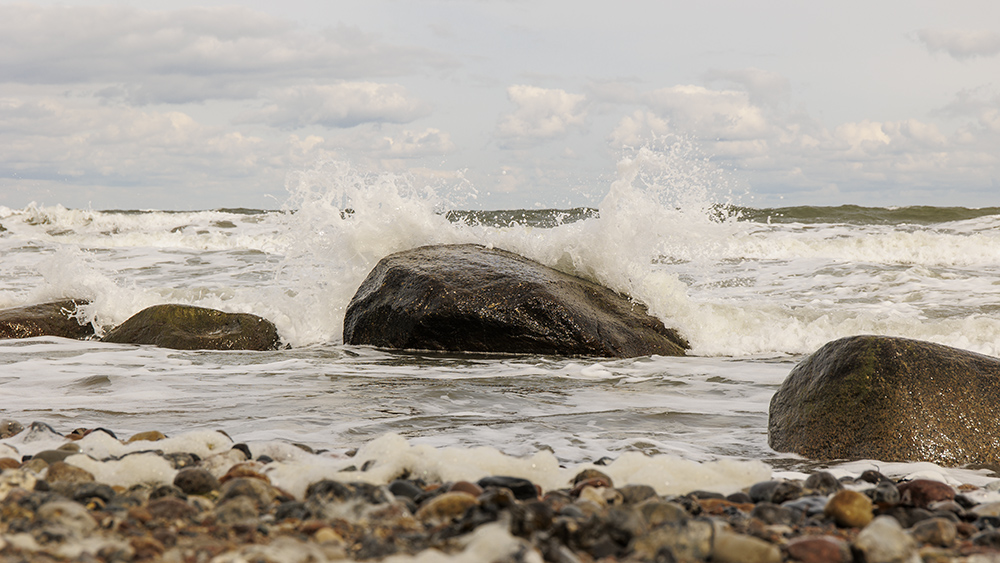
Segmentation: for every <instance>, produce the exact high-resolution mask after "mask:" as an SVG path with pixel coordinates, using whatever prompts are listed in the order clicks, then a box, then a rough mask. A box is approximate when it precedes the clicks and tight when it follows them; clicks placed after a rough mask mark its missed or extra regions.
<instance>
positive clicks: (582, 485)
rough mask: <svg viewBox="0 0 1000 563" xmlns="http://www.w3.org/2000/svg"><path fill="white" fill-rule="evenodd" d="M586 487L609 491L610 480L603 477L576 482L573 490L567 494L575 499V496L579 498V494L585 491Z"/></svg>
mask: <svg viewBox="0 0 1000 563" xmlns="http://www.w3.org/2000/svg"><path fill="white" fill-rule="evenodd" d="M581 475H582V473H581ZM587 487H593V488H602V489H610V488H611V479H605V478H603V477H593V478H591V479H582V480H580V481H577V482H576V485H574V486H573V489H572V490H571V491H570V492H569V494H570V495H572V496H575V497H576V496H580V492H581V491H583V490H584V489H586V488H587Z"/></svg>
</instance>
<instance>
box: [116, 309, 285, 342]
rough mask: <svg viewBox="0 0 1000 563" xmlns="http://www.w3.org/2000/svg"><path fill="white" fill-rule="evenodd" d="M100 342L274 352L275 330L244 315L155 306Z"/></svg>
mask: <svg viewBox="0 0 1000 563" xmlns="http://www.w3.org/2000/svg"><path fill="white" fill-rule="evenodd" d="M102 340H103V341H104V342H114V343H117V344H153V345H156V346H162V347H164V348H174V349H176V350H273V349H275V348H277V346H278V331H277V329H276V328H275V327H274V324H272V323H271V322H270V321H268V320H266V319H263V318H261V317H258V316H255V315H250V314H247V313H224V312H222V311H216V310H214V309H205V308H202V307H192V306H190V305H155V306H153V307H149V308H147V309H143V310H142V311H139V312H138V313H136V314H135V315H132V316H131V317H129V319H128V320H127V321H125V322H124V323H122V324H120V325H118V326H117V327H115V328H114V329H112V330H111V331H109V332H108V334H107V335H105V337H104V338H103V339H102Z"/></svg>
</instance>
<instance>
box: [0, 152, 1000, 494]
mask: <svg viewBox="0 0 1000 563" xmlns="http://www.w3.org/2000/svg"><path fill="white" fill-rule="evenodd" d="M459 191H460V190H459ZM454 193H458V192H457V191H455V190H449V189H448V188H447V187H435V188H433V189H432V188H428V187H425V186H418V185H414V183H413V182H412V181H411V180H410V179H409V178H407V177H405V176H398V175H392V174H385V173H373V172H367V171H364V170H359V169H357V168H355V167H352V166H351V165H350V164H348V163H344V162H336V161H330V162H323V163H319V164H317V165H316V166H315V167H314V168H312V169H309V170H304V171H300V172H297V173H295V174H293V175H291V176H290V177H289V182H288V196H287V201H285V202H283V203H282V204H281V207H280V208H279V209H274V210H250V209H222V210H204V211H192V212H174V211H156V210H151V211H116V210H101V211H98V210H81V209H65V208H63V207H60V206H39V205H31V206H28V207H26V208H23V209H9V208H3V207H0V225H2V230H0V308H5V307H14V306H19V305H25V304H30V303H37V302H43V301H48V300H53V299H57V298H63V297H81V298H86V299H90V300H91V304H90V305H88V306H86V307H84V308H83V309H81V311H80V320H81V322H89V323H92V324H93V325H94V326H95V328H96V329H97V331H98V333H101V332H103V331H104V330H107V329H108V328H110V327H112V326H114V325H115V324H117V323H120V322H122V321H124V320H125V319H127V318H128V317H129V316H131V315H132V314H134V313H136V312H138V311H139V310H141V309H142V308H145V307H147V306H150V305H154V304H159V303H187V304H193V305H199V306H205V307H212V308H217V309H222V310H226V311H232V312H248V313H254V314H257V315H260V316H263V317H265V318H267V319H269V320H271V321H272V322H274V323H275V324H276V325H277V327H278V330H279V332H280V334H281V337H282V340H283V342H284V344H286V345H287V348H286V349H282V350H278V351H272V352H212V351H193V352H192V351H176V350H166V349H159V348H153V347H137V346H127V345H113V344H103V343H100V342H97V341H72V340H65V339H60V338H33V339H26V340H4V341H0V408H2V418H10V419H15V420H18V421H20V422H22V423H24V424H26V425H27V423H29V422H32V421H43V422H46V423H47V424H49V425H51V426H52V427H53V428H55V429H56V430H57V431H58V432H61V433H67V432H69V431H71V430H73V429H75V428H94V427H104V428H109V429H112V430H113V431H115V432H116V433H118V435H119V436H121V437H124V436H128V435H130V434H132V433H135V432H140V431H145V430H154V429H155V430H160V431H162V432H164V433H166V434H167V435H169V436H182V437H187V438H186V439H187V441H188V446H187V447H191V444H194V443H198V444H203V443H204V442H205V440H206V439H207V438H205V436H206V434H205V433H206V432H208V433H209V434H212V432H211V431H215V430H223V431H224V432H226V433H227V434H228V435H229V436H231V437H232V438H233V439H234V440H236V441H240V442H246V443H249V444H251V448H252V449H254V450H255V453H259V452H270V453H272V454H274V455H272V457H275V456H277V457H276V459H277V458H281V459H283V460H285V461H288V462H289V463H292V465H291V466H290V467H291V468H288V467H286V468H285V469H281V470H278V469H276V470H275V471H278V472H280V471H288V472H292V473H295V472H297V474H304V473H309V472H310V471H312V472H313V474H321V473H323V471H329V470H330V467H334V469H336V470H339V469H343V468H344V467H346V466H347V464H348V463H350V462H351V458H350V457H348V455H347V454H348V453H349V452H350V453H353V452H354V451H355V450H359V448H360V450H359V453H358V456H356V458H355V459H357V457H364V456H368V458H370V459H376V460H381V461H382V462H384V463H383V464H382V465H383V466H384V467H386V468H387V469H385V470H384V475H383V474H382V473H379V474H378V475H382V477H384V478H391V476H392V475H391V472H392V468H393V467H395V468H396V469H398V468H399V467H400V464H403V465H406V464H410V465H409V466H410V467H411V468H412V466H413V464H418V465H420V464H422V465H421V466H422V467H425V468H430V469H427V471H430V472H433V473H435V474H436V475H437V476H438V477H453V478H460V477H462V476H463V475H464V476H466V477H468V476H470V475H472V476H475V475H481V474H485V473H508V474H510V473H516V474H521V475H525V476H530V477H531V478H533V479H535V480H536V481H537V482H539V483H550V484H556V485H558V484H559V483H560V482H562V481H561V480H565V479H568V477H567V472H571V471H572V470H573V469H574V468H577V467H580V466H582V464H588V463H592V462H596V461H599V460H602V461H601V463H611V465H609V466H608V467H611V468H613V469H612V470H609V471H611V472H612V473H614V474H615V475H619V476H620V477H621V478H623V479H626V480H630V481H633V482H648V481H654V482H656V483H657V484H658V485H660V488H661V489H662V490H670V491H677V492H686V490H690V489H694V488H699V487H701V488H713V487H715V488H718V489H725V488H726V487H731V486H733V485H734V484H742V483H751V482H754V481H755V480H760V479H762V478H766V477H767V476H768V475H769V474H771V473H772V472H777V473H781V472H796V471H807V470H809V469H811V468H815V467H817V466H822V464H815V463H812V462H809V461H808V460H803V459H801V458H798V457H797V456H794V455H791V454H782V453H777V452H774V451H772V450H771V449H770V448H769V447H768V445H767V410H768V402H769V401H770V398H771V395H772V394H773V393H774V392H775V391H776V390H777V388H778V386H779V385H780V384H781V382H782V381H783V380H784V378H785V376H786V375H787V374H788V372H789V371H790V370H791V369H792V367H793V366H794V365H795V364H796V363H797V362H798V361H800V360H801V359H802V358H803V357H804V356H805V355H807V354H809V353H811V352H813V351H814V350H816V349H817V348H819V347H820V346H821V345H823V344H824V343H826V342H828V341H830V340H834V339H836V338H840V337H843V336H848V335H853V334H884V335H896V336H904V337H910V338H918V339H923V340H930V341H934V342H939V343H942V344H946V345H951V346H956V347H960V348H965V349H969V350H974V351H976V352H981V353H985V354H990V355H994V356H996V355H1000V208H996V209H965V208H927V207H921V208H912V207H904V208H894V209H889V208H860V207H851V206H845V207H828V208H813V207H796V208H783V209H756V208H753V207H740V206H737V205H735V204H734V199H733V197H734V196H733V194H732V193H731V191H730V190H729V188H727V187H726V182H724V181H720V180H719V179H718V177H717V175H715V174H712V173H706V172H704V171H702V170H699V168H698V163H697V162H695V163H693V164H692V163H691V162H680V163H679V162H678V161H677V159H676V158H674V157H673V156H672V155H671V154H669V153H667V152H664V151H656V150H652V149H641V150H637V151H635V152H634V153H633V154H631V155H629V156H628V157H626V158H623V160H622V162H621V163H620V164H619V167H618V170H617V176H616V178H615V179H614V180H613V181H611V182H609V185H608V187H607V193H606V194H605V196H604V198H603V200H602V201H600V203H599V204H597V205H595V206H594V207H593V208H578V209H567V210H551V209H521V210H505V211H463V209H469V203H470V202H469V200H467V199H465V200H463V199H461V198H458V197H457V196H455V195H454ZM460 242H476V243H481V244H484V245H491V246H495V247H501V248H505V249H508V250H511V251H514V252H517V253H520V254H523V255H525V256H528V257H530V258H533V259H535V260H538V261H540V262H542V263H545V264H548V265H550V266H553V267H556V268H559V269H561V270H564V271H567V272H571V273H574V274H577V275H580V276H584V277H587V278H591V279H594V280H596V281H598V282H600V283H603V284H605V285H608V286H610V287H612V288H614V289H616V290H619V291H623V292H626V293H629V294H631V295H633V296H634V297H635V298H636V299H638V300H640V301H642V302H644V303H646V304H647V305H648V306H649V310H650V312H651V313H652V314H654V315H656V316H658V317H659V318H661V319H662V320H663V321H664V322H665V324H667V325H668V326H672V327H676V328H678V329H679V330H680V331H681V332H682V333H683V334H684V335H685V336H686V337H687V338H688V339H689V341H690V342H691V345H692V349H691V351H690V355H689V356H688V357H684V358H662V357H655V356H654V357H643V358H634V359H625V360H621V359H610V360H609V359H595V358H566V357H551V356H519V355H496V356H492V355H463V354H442V353H426V352H419V351H408V352H394V351H385V350H377V349H372V348H367V347H356V346H345V345H344V344H343V342H342V323H343V315H344V310H345V308H346V307H347V304H348V302H349V301H350V299H351V297H352V296H353V294H354V292H355V290H356V289H357V287H358V285H359V284H360V282H361V281H362V279H364V277H365V276H366V275H367V274H368V272H369V271H370V269H371V268H372V267H373V266H374V265H375V263H376V262H377V261H378V260H379V259H380V258H382V257H383V256H385V255H387V254H389V253H392V252H396V251H400V250H404V249H407V248H412V247H416V246H419V245H424V244H436V243H460ZM54 439H55V437H51V436H50V437H48V438H46V437H45V436H40V437H39V436H35V437H33V438H31V439H27V438H25V436H21V437H15V438H11V439H8V440H5V441H0V447H12V448H17V452H18V453H19V454H24V453H31V452H33V451H37V450H38V449H40V448H43V447H46V446H48V445H51V444H52V443H53V442H52V440H54ZM95 440H96V438H95ZM207 440H209V442H210V441H211V439H207ZM293 443H300V444H306V445H308V446H310V447H311V448H313V449H314V450H319V451H320V454H318V455H315V456H311V457H310V458H309V459H302V458H301V454H300V453H295V452H301V450H298V449H297V448H294V447H292V448H291V450H289V447H290V446H288V445H289V444H293ZM88 447H90V448H92V451H95V452H96V451H105V449H106V447H107V446H106V445H101V444H98V443H96V442H93V443H91V444H90V445H89V446H88ZM178 447H180V446H178ZM102 448H103V449H102ZM275 452H278V453H275ZM290 452H291V453H290ZM279 453H280V455H279ZM282 456H283V457H282ZM406 460H409V461H406ZM612 460H614V461H612ZM293 462H294V463H293ZM320 462H322V463H320ZM296 463H297V465H296ZM859 463H861V465H859ZM859 463H854V464H846V465H843V464H828V465H829V466H831V467H833V468H834V469H839V470H844V471H848V470H860V469H863V468H866V466H864V463H867V462H859ZM324 464H333V465H331V466H329V467H328V466H327V465H324ZM338 464H339V465H338ZM871 464H873V465H875V466H877V467H879V468H881V469H883V470H886V468H889V467H892V468H894V470H895V471H897V472H901V473H908V472H918V471H923V472H928V471H929V472H932V473H935V472H936V474H940V475H944V476H945V477H946V478H948V479H953V480H956V482H958V481H970V480H975V479H990V478H992V477H991V476H990V475H988V474H986V473H984V472H972V471H966V472H964V473H963V472H962V471H961V470H943V469H940V468H936V467H933V466H928V464H882V463H878V462H877V460H876V461H873V462H871ZM317 467H319V468H320V469H316V468H317ZM324 467H326V469H323V468H324ZM316 471H318V472H319V473H315V472H316ZM372 475H375V474H374V473H373V474H372ZM569 477H571V475H569ZM371 478H373V479H377V477H371ZM287 479H288V481H286V483H288V486H289V488H295V487H296V485H293V484H291V481H290V480H291V479H292V478H291V477H287Z"/></svg>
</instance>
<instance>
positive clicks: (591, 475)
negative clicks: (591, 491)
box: [573, 469, 614, 487]
mask: <svg viewBox="0 0 1000 563" xmlns="http://www.w3.org/2000/svg"><path fill="white" fill-rule="evenodd" d="M595 480H598V481H601V482H603V483H604V484H603V485H599V486H602V487H613V486H614V482H613V481H612V480H611V477H608V475H607V474H606V473H604V472H601V471H598V470H596V469H584V470H583V471H581V472H579V473H577V474H576V477H573V485H574V486H575V485H579V484H580V483H582V482H584V481H592V482H594V481H595Z"/></svg>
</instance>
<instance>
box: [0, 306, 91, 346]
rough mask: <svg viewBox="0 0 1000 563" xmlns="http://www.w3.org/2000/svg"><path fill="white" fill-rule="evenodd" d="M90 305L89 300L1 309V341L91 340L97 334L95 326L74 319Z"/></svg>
mask: <svg viewBox="0 0 1000 563" xmlns="http://www.w3.org/2000/svg"><path fill="white" fill-rule="evenodd" d="M87 303H89V301H87V300H86V299H64V300H62V301H52V302H50V303H39V304H37V305H25V306H23V307H14V308H11V309H3V310H0V338H32V337H35V336H61V337H63V338H76V339H80V338H87V337H88V336H91V335H92V334H94V327H93V326H91V325H90V324H89V323H87V324H80V322H79V321H77V320H76V318H75V317H73V315H74V314H75V313H76V310H77V308H78V307H79V306H81V305H86V304H87Z"/></svg>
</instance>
